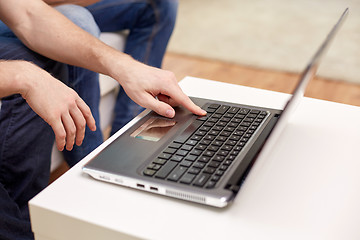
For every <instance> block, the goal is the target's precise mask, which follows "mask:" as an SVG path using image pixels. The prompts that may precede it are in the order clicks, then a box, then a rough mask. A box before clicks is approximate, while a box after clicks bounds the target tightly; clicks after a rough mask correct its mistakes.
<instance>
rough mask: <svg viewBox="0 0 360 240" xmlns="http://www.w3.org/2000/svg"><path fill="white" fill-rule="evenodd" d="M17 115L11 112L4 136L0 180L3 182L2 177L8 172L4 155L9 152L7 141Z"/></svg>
mask: <svg viewBox="0 0 360 240" xmlns="http://www.w3.org/2000/svg"><path fill="white" fill-rule="evenodd" d="M16 114H17V113H14V112H13V111H12V110H11V118H10V121H9V124H8V127H7V130H6V133H5V136H4V144H3V147H2V149H1V165H0V180H1V182H4V179H3V178H2V177H3V176H5V175H6V171H4V166H5V161H4V160H5V157H4V155H5V154H6V153H7V151H6V150H5V149H8V141H6V140H7V139H8V136H9V132H10V131H11V129H12V127H13V123H14V121H15V120H14V118H15V115H16Z"/></svg>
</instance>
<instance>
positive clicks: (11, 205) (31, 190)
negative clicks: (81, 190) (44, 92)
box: [0, 22, 67, 239]
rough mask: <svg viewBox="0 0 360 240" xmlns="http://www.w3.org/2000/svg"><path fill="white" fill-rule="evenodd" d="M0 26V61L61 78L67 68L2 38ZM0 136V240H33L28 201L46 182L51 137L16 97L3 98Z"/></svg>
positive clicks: (45, 128)
mask: <svg viewBox="0 0 360 240" xmlns="http://www.w3.org/2000/svg"><path fill="white" fill-rule="evenodd" d="M1 26H2V27H1ZM3 26H4V25H2V22H0V59H6V60H18V59H21V60H27V61H31V62H33V63H35V64H37V65H38V66H40V67H41V68H43V69H45V70H46V71H48V72H50V73H51V74H53V75H54V76H55V77H57V78H59V79H64V77H65V76H66V75H67V68H66V65H64V64H61V63H58V62H55V61H52V60H50V59H47V58H45V57H43V56H41V55H38V54H36V53H34V52H33V51H31V50H30V49H28V48H26V47H25V46H24V45H23V44H22V43H21V42H20V41H19V40H18V39H17V38H16V37H15V36H14V35H12V36H11V34H5V35H7V36H10V37H2V36H1V33H4V31H1V30H4V28H3ZM0 133H1V134H0V226H1V227H0V239H32V238H33V234H32V232H31V228H30V219H29V209H28V201H29V200H30V199H31V198H32V197H34V196H35V195H36V194H37V193H38V192H40V191H41V190H42V189H43V188H45V187H46V186H47V184H48V182H49V174H50V159H51V149H52V145H53V143H54V134H53V131H52V129H51V127H50V126H49V125H48V124H47V123H46V122H45V121H44V120H43V119H41V118H40V117H39V116H38V115H37V114H36V113H35V112H34V111H33V110H32V109H31V108H30V107H29V105H28V104H27V103H26V101H25V100H24V99H23V98H22V97H21V96H20V95H19V94H16V95H12V96H9V97H6V98H3V99H2V106H1V110H0Z"/></svg>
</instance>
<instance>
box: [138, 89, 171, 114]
mask: <svg viewBox="0 0 360 240" xmlns="http://www.w3.org/2000/svg"><path fill="white" fill-rule="evenodd" d="M144 102H145V104H144V106H143V107H145V108H150V109H151V110H153V111H155V112H156V113H158V114H160V115H162V116H165V117H168V118H173V117H174V116H175V110H174V109H173V108H172V107H171V106H170V105H169V104H167V103H165V102H162V101H159V100H157V99H156V98H154V97H153V96H151V95H150V94H149V95H145V96H144Z"/></svg>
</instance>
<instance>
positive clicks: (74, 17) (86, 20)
mask: <svg viewBox="0 0 360 240" xmlns="http://www.w3.org/2000/svg"><path fill="white" fill-rule="evenodd" d="M55 9H56V10H58V11H59V12H61V13H62V14H63V15H64V16H66V17H67V18H68V19H69V20H70V21H72V22H73V23H74V24H76V25H77V26H79V27H80V28H82V29H83V30H85V31H87V32H88V33H90V34H91V35H93V36H95V37H97V38H98V37H99V36H100V29H99V27H98V25H97V24H96V22H95V20H94V17H93V15H92V14H91V13H90V12H89V10H87V9H86V8H84V7H81V6H78V5H73V4H65V5H60V6H57V7H55Z"/></svg>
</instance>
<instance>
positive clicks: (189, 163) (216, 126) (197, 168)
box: [83, 9, 348, 207]
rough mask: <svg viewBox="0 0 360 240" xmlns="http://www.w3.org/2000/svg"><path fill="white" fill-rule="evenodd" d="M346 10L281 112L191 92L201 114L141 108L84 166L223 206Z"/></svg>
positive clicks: (95, 173)
mask: <svg viewBox="0 0 360 240" xmlns="http://www.w3.org/2000/svg"><path fill="white" fill-rule="evenodd" d="M347 15H348V9H346V10H345V12H344V13H343V14H342V16H341V18H340V19H339V21H338V22H337V24H336V25H335V26H334V27H333V29H332V30H331V32H330V33H329V35H328V36H327V38H326V39H325V41H324V42H323V43H322V45H321V46H320V48H319V49H318V51H317V52H316V54H315V55H314V57H313V58H312V59H311V61H310V63H309V64H308V66H307V67H306V68H305V70H304V72H303V74H302V76H301V78H300V80H299V83H298V85H297V87H296V89H295V91H294V93H293V95H292V97H291V98H290V100H289V102H288V103H287V105H286V106H285V108H284V110H278V109H269V108H263V107H260V106H247V105H241V104H235V103H228V102H220V101H214V100H211V99H201V98H192V100H193V101H194V102H195V103H196V104H197V105H199V106H201V107H202V108H203V109H205V110H206V111H207V112H208V114H207V115H206V116H204V117H199V116H196V115H193V114H192V113H190V112H189V111H188V110H186V109H184V108H182V107H177V108H176V115H175V117H174V118H173V119H168V118H165V117H162V116H159V115H157V114H156V113H155V112H153V111H150V110H145V111H144V112H143V113H141V114H140V115H139V116H138V118H139V120H138V121H137V122H136V123H135V124H133V125H132V126H131V127H130V128H128V129H127V130H126V131H125V132H124V133H123V134H121V135H120V136H119V137H117V138H116V139H114V140H113V141H112V142H111V143H110V144H109V145H108V146H107V147H106V148H104V149H103V150H102V151H100V152H99V153H98V154H97V155H96V156H95V157H94V158H93V159H91V160H90V161H89V162H88V163H87V164H86V165H85V166H84V167H83V171H84V172H86V173H88V174H89V175H91V176H92V177H94V178H95V179H98V180H101V181H106V182H110V183H115V184H119V185H122V186H126V187H130V188H135V189H139V190H143V191H148V192H151V193H156V194H161V195H165V196H168V197H174V198H178V199H183V200H187V201H192V202H197V203H201V204H206V205H211V206H215V207H225V206H226V205H228V204H229V203H230V202H231V201H232V200H233V199H234V198H235V196H236V195H237V193H238V191H239V190H240V187H241V185H242V183H243V181H244V179H245V178H246V175H247V173H248V172H249V171H250V170H251V166H252V165H253V163H254V162H255V160H256V158H257V156H258V155H259V154H260V155H264V156H266V155H268V154H269V152H270V151H271V149H272V148H273V146H274V145H275V144H276V141H277V139H278V137H279V135H280V133H281V131H282V129H283V128H284V126H285V125H286V124H287V121H288V119H289V117H290V116H291V114H292V113H293V111H294V109H295V108H296V106H297V105H298V104H299V102H300V101H301V99H302V97H303V96H304V92H305V89H306V86H307V85H308V83H309V81H310V80H311V79H312V78H313V77H314V75H315V73H316V70H317V68H318V65H319V62H320V59H321V57H322V56H323V55H324V53H325V51H326V49H327V47H328V45H329V43H330V42H331V40H332V39H333V38H334V36H335V34H336V32H337V30H338V29H339V28H340V26H341V24H342V23H343V21H344V20H345V17H346V16H347Z"/></svg>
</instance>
